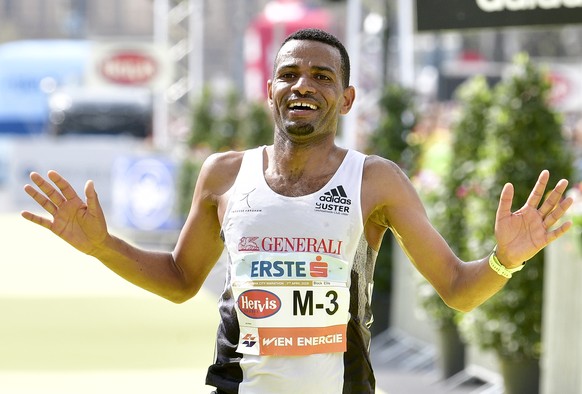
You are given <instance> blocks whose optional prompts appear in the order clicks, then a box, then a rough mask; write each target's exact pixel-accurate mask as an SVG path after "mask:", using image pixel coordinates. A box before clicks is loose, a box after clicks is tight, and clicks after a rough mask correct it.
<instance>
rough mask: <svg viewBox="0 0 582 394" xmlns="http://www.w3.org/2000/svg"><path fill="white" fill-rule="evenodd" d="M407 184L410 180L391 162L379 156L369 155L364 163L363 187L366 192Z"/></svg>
mask: <svg viewBox="0 0 582 394" xmlns="http://www.w3.org/2000/svg"><path fill="white" fill-rule="evenodd" d="M402 183H404V184H409V183H410V180H409V179H408V177H407V176H406V174H404V172H403V171H402V169H401V168H400V167H399V166H398V165H397V164H396V163H394V162H393V161H391V160H388V159H385V158H383V157H380V156H376V155H370V156H367V157H366V161H365V163H364V179H363V187H364V188H365V190H366V191H367V192H372V191H373V190H375V189H384V188H385V186H392V187H394V186H399V185H401V184H402Z"/></svg>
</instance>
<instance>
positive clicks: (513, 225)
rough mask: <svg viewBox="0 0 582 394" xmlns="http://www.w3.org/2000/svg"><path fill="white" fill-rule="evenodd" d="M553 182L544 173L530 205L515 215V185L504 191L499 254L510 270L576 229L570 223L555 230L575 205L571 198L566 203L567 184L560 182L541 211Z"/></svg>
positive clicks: (498, 223)
mask: <svg viewBox="0 0 582 394" xmlns="http://www.w3.org/2000/svg"><path fill="white" fill-rule="evenodd" d="M549 178H550V173H549V172H548V171H547V170H544V171H542V172H541V173H540V176H539V178H538V181H537V182H536V184H535V186H534V188H533V190H532V192H531V193H530V195H529V197H528V199H527V202H526V203H525V205H524V206H523V207H522V208H521V209H519V210H517V211H516V212H514V213H511V203H512V201H513V193H514V190H513V185H512V184H511V183H507V184H505V186H504V187H503V190H502V191H501V198H500V200H499V207H498V209H497V215H496V217H495V238H496V239H497V252H496V253H497V257H498V259H499V261H500V262H501V263H502V264H503V265H505V267H507V268H514V267H517V266H519V265H521V264H522V263H523V262H524V261H526V260H529V259H530V258H532V257H533V256H534V255H535V254H536V253H538V252H539V251H540V250H541V249H543V248H544V247H545V246H547V245H548V244H549V243H550V242H552V241H554V240H556V239H558V238H559V237H560V236H562V235H563V234H564V233H565V232H566V231H568V229H569V228H570V227H571V226H572V223H571V222H570V221H567V222H564V223H563V224H561V225H560V226H559V227H557V228H555V229H552V226H553V225H554V224H556V223H557V222H558V220H559V219H560V218H561V217H562V216H563V215H564V213H566V211H567V210H568V208H570V206H571V205H572V202H573V201H572V199H571V198H570V197H568V198H565V199H562V196H563V194H564V192H565V191H566V187H568V181H567V180H565V179H562V180H560V181H559V182H558V183H557V184H556V187H555V188H554V189H553V190H552V191H551V192H550V193H549V195H548V197H547V198H546V199H545V200H544V202H543V204H542V205H541V206H540V207H539V208H538V205H539V204H540V202H541V200H542V198H543V196H544V192H545V189H546V186H547V184H548V180H549Z"/></svg>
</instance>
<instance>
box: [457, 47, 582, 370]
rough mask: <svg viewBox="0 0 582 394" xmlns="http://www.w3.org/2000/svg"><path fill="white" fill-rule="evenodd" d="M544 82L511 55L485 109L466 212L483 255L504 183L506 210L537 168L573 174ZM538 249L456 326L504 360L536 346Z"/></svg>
mask: <svg viewBox="0 0 582 394" xmlns="http://www.w3.org/2000/svg"><path fill="white" fill-rule="evenodd" d="M549 91H550V85H549V81H548V78H546V76H545V74H544V73H543V72H542V70H541V69H539V68H538V67H536V66H535V65H534V64H533V62H532V61H531V60H530V59H529V57H528V56H527V55H524V54H520V55H518V56H517V57H516V58H515V60H514V62H513V73H512V75H511V77H510V78H509V79H506V80H504V81H502V82H501V83H499V84H498V85H497V87H496V88H495V90H494V92H493V102H492V105H491V107H490V108H489V110H488V112H487V119H488V121H487V135H486V140H485V144H484V145H483V146H482V149H483V150H482V153H481V154H482V157H483V158H484V160H483V161H482V166H481V167H480V174H481V177H482V179H483V181H482V190H483V196H482V197H481V198H478V199H477V198H475V199H473V200H474V203H473V204H472V210H470V211H471V212H474V213H475V215H474V216H473V217H472V218H470V219H472V220H471V223H472V225H471V226H472V230H471V233H472V234H474V235H475V245H478V247H479V249H480V253H481V254H482V255H484V254H486V253H488V252H490V251H491V249H492V248H493V246H494V245H493V243H494V240H493V236H492V233H493V227H494V212H495V211H496V209H497V202H498V200H499V193H500V191H501V189H502V187H503V185H504V184H505V182H507V181H511V182H512V183H513V184H514V186H515V195H514V206H513V210H515V209H518V208H519V207H521V206H523V204H524V203H525V201H526V200H527V197H528V195H529V193H530V191H531V189H532V187H533V186H534V184H535V182H536V180H537V177H538V175H539V172H540V171H541V170H542V169H548V170H549V171H550V173H551V175H552V178H551V180H550V184H555V182H556V181H557V180H558V179H560V178H569V177H570V176H571V174H572V155H571V153H570V151H569V149H568V148H567V147H566V144H565V141H564V138H563V137H562V127H561V119H560V117H559V115H558V114H557V113H556V112H555V111H553V110H552V109H551V107H550V106H549V104H548V96H549ZM543 279H544V253H543V252H541V253H538V254H537V255H536V256H535V257H533V258H532V259H531V260H530V261H529V262H528V263H527V266H526V268H525V269H524V270H523V271H521V272H519V273H516V274H515V275H514V276H513V278H512V279H511V280H509V282H508V283H507V284H506V285H505V287H504V288H503V289H502V290H501V291H500V292H499V293H498V294H496V295H495V296H493V297H492V298H491V299H490V300H488V301H487V302H485V303H484V304H483V305H482V306H480V307H479V308H477V309H476V310H475V311H473V312H471V313H468V314H466V315H465V316H464V317H463V321H462V323H461V329H462V332H463V333H464V335H465V337H466V338H467V339H468V341H469V342H471V343H474V344H476V345H477V346H478V347H479V348H481V349H488V350H494V351H495V352H496V353H497V354H498V355H499V356H501V357H503V358H506V359H513V360H520V359H531V358H534V359H537V358H539V356H540V352H541V325H542V303H543Z"/></svg>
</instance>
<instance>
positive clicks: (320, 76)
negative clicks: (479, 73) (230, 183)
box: [315, 74, 331, 81]
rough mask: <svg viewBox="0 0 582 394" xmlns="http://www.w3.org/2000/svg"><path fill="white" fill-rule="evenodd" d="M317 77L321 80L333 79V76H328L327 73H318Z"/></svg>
mask: <svg viewBox="0 0 582 394" xmlns="http://www.w3.org/2000/svg"><path fill="white" fill-rule="evenodd" d="M315 79H318V80H320V81H331V78H330V77H328V76H327V75H325V74H317V75H316V76H315Z"/></svg>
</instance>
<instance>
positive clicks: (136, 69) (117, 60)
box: [100, 52, 158, 85]
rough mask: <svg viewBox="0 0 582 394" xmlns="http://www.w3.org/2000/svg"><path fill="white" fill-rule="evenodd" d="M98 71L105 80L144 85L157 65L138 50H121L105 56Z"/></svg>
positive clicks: (154, 73) (156, 68)
mask: <svg viewBox="0 0 582 394" xmlns="http://www.w3.org/2000/svg"><path fill="white" fill-rule="evenodd" d="M100 72H101V75H102V77H103V78H105V79H106V80H107V81H109V82H111V83H115V84H121V85H145V84H148V83H150V82H151V81H152V80H153V79H154V78H155V77H156V75H157V73H158V65H157V63H156V61H155V59H153V58H152V57H150V56H148V55H146V54H142V53H138V52H125V53H123V52H121V53H116V54H114V55H113V56H111V57H109V58H106V59H105V60H103V62H102V63H101V68H100Z"/></svg>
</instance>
